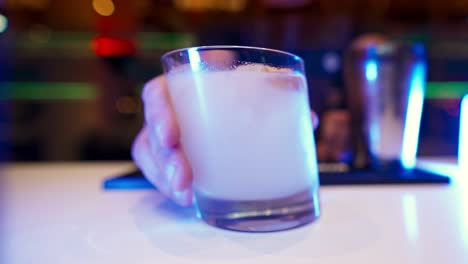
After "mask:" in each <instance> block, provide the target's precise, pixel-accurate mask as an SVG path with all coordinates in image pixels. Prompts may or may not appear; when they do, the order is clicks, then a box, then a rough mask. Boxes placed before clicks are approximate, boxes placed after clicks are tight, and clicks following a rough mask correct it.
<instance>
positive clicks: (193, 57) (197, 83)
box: [187, 48, 208, 122]
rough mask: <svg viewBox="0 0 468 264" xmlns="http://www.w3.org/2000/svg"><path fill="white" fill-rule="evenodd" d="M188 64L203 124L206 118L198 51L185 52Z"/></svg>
mask: <svg viewBox="0 0 468 264" xmlns="http://www.w3.org/2000/svg"><path fill="white" fill-rule="evenodd" d="M187 52H188V56H189V62H190V68H191V69H192V72H191V73H192V77H193V81H194V88H193V89H196V94H197V99H198V106H199V107H200V117H201V120H200V122H204V121H205V120H207V119H206V117H207V113H208V111H207V104H206V100H205V92H204V89H203V78H202V77H203V76H202V75H201V72H202V70H203V69H202V61H201V57H200V51H199V50H197V48H189V49H188V50H187Z"/></svg>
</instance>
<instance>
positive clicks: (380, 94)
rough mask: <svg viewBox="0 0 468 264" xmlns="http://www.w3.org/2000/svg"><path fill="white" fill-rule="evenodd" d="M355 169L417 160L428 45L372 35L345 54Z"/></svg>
mask: <svg viewBox="0 0 468 264" xmlns="http://www.w3.org/2000/svg"><path fill="white" fill-rule="evenodd" d="M344 74H345V76H344V79H345V85H346V92H347V104H348V108H349V110H350V113H351V120H352V122H351V123H352V142H353V153H354V158H353V165H354V167H355V168H365V167H369V166H370V167H375V168H382V167H385V166H386V165H390V164H393V165H395V164H397V165H401V166H402V167H403V168H404V169H412V168H414V166H415V163H416V152H417V146H418V138H419V128H420V120H421V113H422V107H423V99H424V89H425V78H426V62H425V52H424V47H423V46H422V45H418V44H403V43H397V42H392V41H389V40H387V39H385V38H384V37H380V36H370V37H369V36H368V37H364V38H361V39H359V40H357V41H356V42H354V44H353V45H352V46H351V48H350V49H349V50H348V51H347V54H346V57H345V67H344Z"/></svg>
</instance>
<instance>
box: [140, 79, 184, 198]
mask: <svg viewBox="0 0 468 264" xmlns="http://www.w3.org/2000/svg"><path fill="white" fill-rule="evenodd" d="M142 100H143V104H144V115H145V125H144V126H143V128H142V129H141V131H140V133H139V134H138V135H137V137H136V138H135V141H134V142H133V146H132V157H133V160H134V161H135V163H136V165H137V166H138V167H139V168H140V170H141V171H142V172H143V174H144V175H145V177H146V178H147V179H148V180H149V181H150V182H151V183H152V184H153V185H154V186H156V187H157V188H158V190H159V191H160V192H162V193H163V194H164V195H166V196H167V197H169V198H171V199H172V200H174V201H175V202H177V203H178V204H180V205H183V206H186V205H191V204H192V203H193V201H192V169H191V167H190V165H189V163H188V160H187V157H186V156H185V154H184V152H183V150H182V148H181V145H180V130H179V126H178V123H177V120H176V117H175V112H174V109H173V108H172V105H171V101H170V98H169V93H168V90H167V85H166V80H165V78H164V76H158V77H156V78H154V79H153V80H151V81H149V82H148V83H147V84H146V85H145V87H144V88H143V92H142Z"/></svg>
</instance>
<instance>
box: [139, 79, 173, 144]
mask: <svg viewBox="0 0 468 264" xmlns="http://www.w3.org/2000/svg"><path fill="white" fill-rule="evenodd" d="M141 96H142V100H143V104H144V114H145V122H146V124H147V126H148V129H149V132H150V135H151V136H155V137H157V140H158V141H159V143H160V145H161V146H163V147H174V146H176V145H177V144H178V143H179V138H180V131H179V126H178V124H177V120H176V114H175V111H174V109H173V107H172V103H171V99H170V96H169V91H168V89H167V83H166V79H165V77H164V76H163V75H161V76H158V77H156V78H154V79H152V80H150V81H149V82H147V83H146V84H145V86H144V87H143V91H142V94H141Z"/></svg>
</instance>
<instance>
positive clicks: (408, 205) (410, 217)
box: [402, 193, 419, 241]
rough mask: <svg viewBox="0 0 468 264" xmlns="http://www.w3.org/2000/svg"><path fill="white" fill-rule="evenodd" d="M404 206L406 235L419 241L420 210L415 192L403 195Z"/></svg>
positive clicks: (412, 239) (411, 239) (409, 238)
mask: <svg viewBox="0 0 468 264" xmlns="http://www.w3.org/2000/svg"><path fill="white" fill-rule="evenodd" d="M402 208H403V220H404V221H405V231H406V236H407V237H408V240H410V241H417V240H418V237H419V225H418V210H417V204H416V198H415V197H414V195H413V194H409V193H407V194H405V195H404V196H403V197H402Z"/></svg>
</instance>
